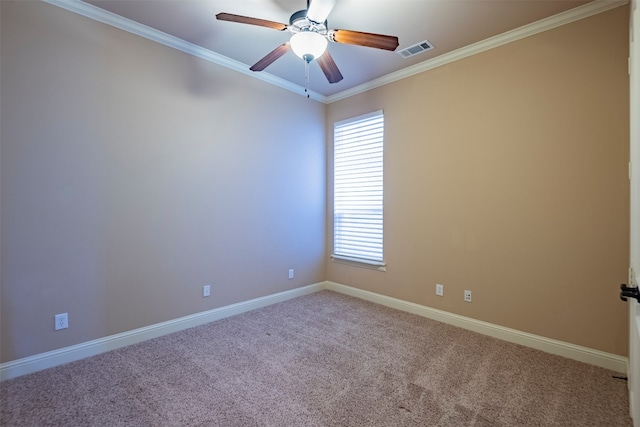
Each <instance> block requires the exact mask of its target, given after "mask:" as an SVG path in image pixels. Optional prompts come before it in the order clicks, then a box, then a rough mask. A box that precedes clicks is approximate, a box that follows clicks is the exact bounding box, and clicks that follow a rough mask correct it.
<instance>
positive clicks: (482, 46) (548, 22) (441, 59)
mask: <svg viewBox="0 0 640 427" xmlns="http://www.w3.org/2000/svg"><path fill="white" fill-rule="evenodd" d="M42 1H44V2H46V3H49V4H52V5H55V6H58V7H60V8H63V9H66V10H68V11H70V12H74V13H77V14H79V15H82V16H85V17H87V18H90V19H93V20H95V21H98V22H102V23H104V24H107V25H111V26H113V27H116V28H119V29H121V30H124V31H127V32H129V33H132V34H136V35H138V36H141V37H144V38H146V39H149V40H152V41H155V42H157V43H160V44H163V45H165V46H168V47H171V48H174V49H177V50H180V51H182V52H185V53H188V54H190V55H193V56H195V57H198V58H201V59H204V60H205V61H209V62H212V63H214V64H218V65H221V66H223V67H226V68H230V69H232V70H234V71H237V72H240V73H242V74H245V75H247V76H250V77H253V78H256V79H259V80H262V81H264V82H267V83H270V84H273V85H275V86H279V87H281V88H283V89H286V90H288V91H291V92H294V93H296V94H298V95H303V96H304V95H306V94H305V92H304V88H303V87H302V86H299V85H296V84H293V83H291V82H289V81H287V80H285V79H282V78H280V77H277V76H274V75H273V74H269V73H267V72H264V71H263V72H260V73H255V72H252V71H250V70H249V68H248V66H247V64H243V63H242V62H239V61H236V60H233V59H231V58H228V57H226V56H223V55H220V54H218V53H215V52H213V51H211V50H208V49H205V48H203V47H201V46H198V45H195V44H193V43H190V42H187V41H185V40H182V39H180V38H178V37H175V36H172V35H170V34H167V33H163V32H162V31H158V30H156V29H153V28H151V27H148V26H146V25H143V24H140V23H138V22H135V21H132V20H130V19H127V18H123V17H122V16H120V15H116V14H115V13H111V12H108V11H106V10H104V9H100V8H99V7H96V6H93V5H91V4H88V3H85V2H83V1H81V0H42ZM628 2H629V0H594V1H592V2H590V3H587V4H585V5H583V6H579V7H576V8H574V9H570V10H567V11H565V12H562V13H559V14H557V15H554V16H551V17H549V18H545V19H541V20H540V21H536V22H534V23H531V24H528V25H525V26H523V27H520V28H516V29H515V30H511V31H507V32H506V33H502V34H499V35H497V36H494V37H490V38H488V39H485V40H482V41H479V42H477V43H474V44H471V45H469V46H465V47H462V48H460V49H457V50H454V51H452V52H448V53H445V54H442V55H439V56H436V57H435V58H432V59H429V60H426V61H424V62H421V63H419V64H416V65H413V66H410V67H407V68H404V69H402V70H399V71H396V72H393V73H390V74H387V75H385V76H382V77H379V78H377V79H374V80H371V81H369V82H366V83H363V84H361V85H358V86H355V87H353V88H351V89H347V90H344V91H342V92H338V93H336V94H333V95H330V96H324V95H321V94H319V93H318V92H315V91H309V96H310V98H311V99H314V100H316V101H319V102H322V103H325V104H331V103H333V102H336V101H339V100H341V99H345V98H348V97H351V96H354V95H357V94H359V93H362V92H366V91H368V90H371V89H375V88H377V87H380V86H384V85H386V84H389V83H393V82H395V81H398V80H402V79H404V78H407V77H410V76H413V75H415V74H419V73H422V72H425V71H428V70H431V69H434V68H436V67H440V66H442V65H446V64H449V63H451V62H454V61H458V60H460V59H463V58H466V57H469V56H472V55H476V54H478V53H481V52H484V51H487V50H490V49H493V48H496V47H498V46H502V45H504V44H507V43H511V42H514V41H516V40H520V39H523V38H525V37H529V36H532V35H535V34H538V33H541V32H544V31H548V30H551V29H553V28H556V27H559V26H562V25H566V24H569V23H571V22H575V21H579V20H581V19H584V18H588V17H590V16H593V15H596V14H598V13H602V12H606V11H608V10H611V9H614V8H616V7H619V6H622V5H625V4H627V3H628Z"/></svg>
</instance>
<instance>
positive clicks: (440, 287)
mask: <svg viewBox="0 0 640 427" xmlns="http://www.w3.org/2000/svg"><path fill="white" fill-rule="evenodd" d="M436 295H437V296H439V297H442V296H444V286H443V285H441V284H440V283H436Z"/></svg>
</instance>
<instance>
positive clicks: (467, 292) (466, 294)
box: [464, 291, 471, 302]
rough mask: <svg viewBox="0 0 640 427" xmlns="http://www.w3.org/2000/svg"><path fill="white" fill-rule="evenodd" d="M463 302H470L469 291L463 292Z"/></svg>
mask: <svg viewBox="0 0 640 427" xmlns="http://www.w3.org/2000/svg"><path fill="white" fill-rule="evenodd" d="M464 300H465V301H466V302H471V291H464Z"/></svg>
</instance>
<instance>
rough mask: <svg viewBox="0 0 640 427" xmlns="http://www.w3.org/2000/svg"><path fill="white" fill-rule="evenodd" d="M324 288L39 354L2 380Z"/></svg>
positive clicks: (8, 366)
mask: <svg viewBox="0 0 640 427" xmlns="http://www.w3.org/2000/svg"><path fill="white" fill-rule="evenodd" d="M322 289H324V283H317V284H313V285H308V286H304V287H301V288H296V289H292V290H289V291H284V292H279V293H277V294H272V295H267V296H264V297H260V298H255V299H252V300H249V301H243V302H240V303H237V304H231V305H227V306H224V307H220V308H214V309H213V310H208V311H203V312H201V313H196V314H192V315H189V316H185V317H180V318H178V319H173V320H169V321H166V322H162V323H156V324H154V325H150V326H145V327H143V328H138V329H134V330H132V331H127V332H123V333H120V334H116V335H110V336H108V337H104V338H99V339H96V340H92V341H87V342H84V343H80V344H76V345H73V346H70V347H65V348H61V349H58V350H53V351H48V352H46V353H40V354H36V355H34V356H29V357H25V358H23V359H18V360H13V361H11V362H7V363H2V364H0V380H7V379H10V378H15V377H18V376H21V375H26V374H30V373H33V372H36V371H41V370H43V369H47V368H52V367H54V366H58V365H62V364H65V363H69V362H73V361H76V360H80V359H84V358H85V357H90V356H95V355H97V354H100V353H104V352H107V351H110V350H115V349H117V348H121V347H125V346H127V345H131V344H136V343H139V342H142V341H146V340H149V339H151V338H156V337H159V336H162V335H166V334H170V333H173V332H178V331H181V330H183V329H188V328H192V327H194V326H199V325H203V324H205V323H209V322H213V321H216V320H220V319H223V318H225V317H229V316H234V315H236V314H241V313H244V312H246V311H250V310H255V309H256V308H261V307H266V306H268V305H271V304H276V303H279V302H282V301H286V300H289V299H292V298H296V297H299V296H302V295H307V294H311V293H314V292H317V291H320V290H322Z"/></svg>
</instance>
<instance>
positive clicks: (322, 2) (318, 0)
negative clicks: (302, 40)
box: [307, 0, 338, 24]
mask: <svg viewBox="0 0 640 427" xmlns="http://www.w3.org/2000/svg"><path fill="white" fill-rule="evenodd" d="M337 1H338V0H312V1H311V4H310V5H309V10H307V19H309V20H311V21H313V22H317V23H318V24H322V23H323V22H324V21H326V20H327V16H329V14H330V13H331V11H332V10H333V7H334V6H335V5H336V2H337Z"/></svg>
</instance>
